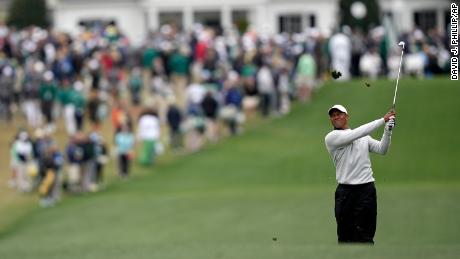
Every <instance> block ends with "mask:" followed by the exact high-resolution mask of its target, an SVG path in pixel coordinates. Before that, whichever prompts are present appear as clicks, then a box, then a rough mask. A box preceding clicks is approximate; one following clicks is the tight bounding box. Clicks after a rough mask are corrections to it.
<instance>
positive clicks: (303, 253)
mask: <svg viewBox="0 0 460 259" xmlns="http://www.w3.org/2000/svg"><path fill="white" fill-rule="evenodd" d="M399 87H400V89H399V93H398V94H399V96H398V100H397V106H396V108H397V112H398V114H397V126H396V128H395V130H394V134H393V138H392V145H391V147H390V151H389V153H388V154H387V155H386V156H378V155H374V156H373V157H372V160H373V169H374V172H375V178H376V185H377V191H378V202H379V214H378V226H377V234H376V237H375V241H376V244H375V246H373V247H369V246H360V245H353V246H339V245H337V242H336V234H335V226H336V225H335V219H334V215H333V206H334V200H333V194H334V190H335V187H336V182H335V171H334V167H333V164H332V161H331V159H330V157H329V154H328V153H327V151H326V148H325V145H324V136H325V135H326V134H327V133H328V132H329V131H330V129H331V126H330V123H329V120H328V116H327V109H328V108H329V107H330V106H331V105H332V104H335V103H341V104H343V105H344V106H345V107H347V109H348V111H349V113H350V122H351V127H356V126H359V125H360V124H362V123H365V122H368V121H371V120H374V119H377V118H378V117H381V116H383V115H384V114H385V113H386V112H387V110H388V109H389V108H390V106H391V102H392V98H393V91H394V82H393V81H383V80H382V81H376V82H373V83H372V86H371V87H366V86H365V85H364V83H363V82H361V81H353V82H351V83H335V82H333V83H329V84H327V85H325V86H324V87H323V88H322V89H321V90H320V91H318V93H317V94H316V96H315V100H314V102H313V103H311V104H308V105H298V106H296V107H295V108H294V110H293V111H292V113H291V114H289V115H288V116H287V117H284V118H280V119H275V120H272V121H262V122H260V123H258V125H257V126H255V127H253V128H251V129H248V130H246V132H245V133H244V134H243V135H242V136H239V137H236V138H231V139H226V140H224V141H222V142H221V143H219V144H217V145H213V146H210V147H207V148H205V149H204V150H203V151H201V152H199V153H196V154H193V155H188V156H183V157H178V158H173V159H163V160H162V161H160V163H159V164H158V165H157V166H156V167H155V168H154V169H150V170H147V169H143V168H139V167H136V168H135V170H134V171H135V172H134V177H132V178H131V179H129V180H128V181H113V182H112V183H111V184H110V185H109V187H108V188H107V190H106V191H104V192H101V193H98V194H89V195H82V196H77V197H68V198H65V199H64V201H63V202H61V203H60V204H58V205H57V206H56V207H53V208H49V209H40V208H36V209H30V211H31V212H30V213H28V214H27V215H25V216H23V217H20V218H18V220H17V221H16V222H15V223H14V224H12V225H10V226H8V227H7V228H5V229H3V230H2V232H0V258H8V259H10V258H21V259H24V258H33V259H39V258H47V259H49V258H78V259H81V258H97V259H104V258H110V259H112V258H135V259H142V258H159V259H169V258H171V259H179V258H184V259H193V258H196V259H207V258H238V259H241V258H251V259H252V258H264V259H265V258H382V259H384V258H385V259H386V258H401V259H403V258H404V259H406V258H409V259H410V258H416V259H420V258H440V259H441V258H442V259H444V258H458V257H459V256H460V222H459V220H458V218H459V215H460V202H459V201H458V198H459V197H460V165H459V164H458V163H457V160H456V159H458V158H459V157H460V150H459V148H458V147H459V146H460V137H458V136H457V134H456V132H455V131H456V130H457V129H458V128H459V127H460V119H459V118H458V114H459V112H460V102H459V101H458V96H460V87H459V86H458V82H455V81H449V80H447V79H433V80H426V81H422V80H412V79H406V80H402V81H400V86H399ZM382 132H383V129H380V130H379V131H378V132H375V134H373V136H374V137H375V138H377V139H380V136H381V134H382ZM29 206H30V205H29ZM0 213H1V214H2V216H0V217H3V215H6V214H8V211H6V210H0Z"/></svg>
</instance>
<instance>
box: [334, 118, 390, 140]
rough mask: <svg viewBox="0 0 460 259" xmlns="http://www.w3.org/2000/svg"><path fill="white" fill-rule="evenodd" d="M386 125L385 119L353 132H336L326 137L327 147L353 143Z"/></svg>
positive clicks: (365, 125) (367, 124) (372, 122)
mask: <svg viewBox="0 0 460 259" xmlns="http://www.w3.org/2000/svg"><path fill="white" fill-rule="evenodd" d="M383 124H385V120H384V118H381V119H378V120H375V121H371V122H369V123H366V124H364V125H362V126H360V127H358V128H356V129H352V130H334V131H332V132H331V133H329V134H327V136H326V145H327V146H328V147H341V146H345V145H348V144H350V143H351V142H353V141H355V140H357V139H359V138H362V137H364V136H367V135H369V134H370V133H371V132H372V131H374V130H376V129H377V128H379V127H380V126H382V125H383Z"/></svg>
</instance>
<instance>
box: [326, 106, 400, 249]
mask: <svg viewBox="0 0 460 259" xmlns="http://www.w3.org/2000/svg"><path fill="white" fill-rule="evenodd" d="M328 113H329V118H330V120H331V123H332V125H333V126H334V130H333V131H331V132H330V133H329V134H327V136H326V138H325V142H326V148H327V150H328V152H329V154H331V157H332V160H333V162H334V165H335V168H336V179H337V182H338V183H339V184H338V186H337V190H336V192H335V218H336V221H337V236H338V242H339V243H369V244H373V243H374V240H373V239H374V234H375V228H376V223H377V195H376V190H375V186H374V181H375V179H374V177H373V175H372V174H373V172H372V167H371V161H370V158H369V152H373V153H378V154H382V155H384V154H385V153H386V152H387V151H388V147H389V146H390V141H391V131H392V129H393V128H394V126H395V112H394V111H389V112H388V113H387V114H385V116H383V118H380V119H377V120H375V121H372V122H369V123H367V124H364V125H362V126H360V127H358V128H356V129H350V128H349V126H348V120H349V118H350V117H349V115H348V112H347V109H345V107H343V106H342V105H339V104H337V105H334V106H332V107H331V108H330V109H329V112H328ZM385 123H386V126H385V130H384V133H383V136H382V139H381V140H380V141H377V140H375V139H373V138H372V137H371V136H369V134H370V133H371V132H373V131H374V130H376V129H377V128H379V127H380V126H383V125H384V124H385Z"/></svg>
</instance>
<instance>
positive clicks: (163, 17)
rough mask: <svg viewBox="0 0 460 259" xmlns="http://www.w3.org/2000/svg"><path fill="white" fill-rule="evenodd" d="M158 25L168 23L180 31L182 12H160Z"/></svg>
mask: <svg viewBox="0 0 460 259" xmlns="http://www.w3.org/2000/svg"><path fill="white" fill-rule="evenodd" d="M158 19H159V22H160V26H162V25H165V24H168V25H171V26H172V27H173V28H175V29H177V30H178V31H180V30H181V29H182V12H160V14H159V16H158Z"/></svg>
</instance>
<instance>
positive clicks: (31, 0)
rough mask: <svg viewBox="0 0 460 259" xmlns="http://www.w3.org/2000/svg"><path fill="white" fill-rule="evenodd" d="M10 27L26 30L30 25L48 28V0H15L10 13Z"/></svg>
mask: <svg viewBox="0 0 460 259" xmlns="http://www.w3.org/2000/svg"><path fill="white" fill-rule="evenodd" d="M7 23H8V25H10V26H16V27H18V28H24V27H27V26H30V25H36V26H40V27H47V26H48V24H49V23H48V19H47V8H46V0H13V1H12V3H11V5H10V9H9V12H8V18H7Z"/></svg>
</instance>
